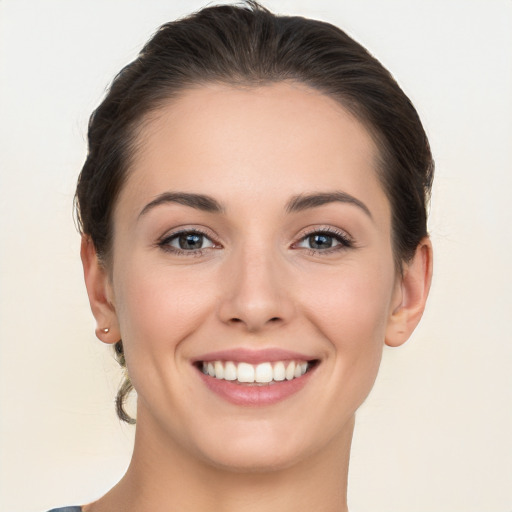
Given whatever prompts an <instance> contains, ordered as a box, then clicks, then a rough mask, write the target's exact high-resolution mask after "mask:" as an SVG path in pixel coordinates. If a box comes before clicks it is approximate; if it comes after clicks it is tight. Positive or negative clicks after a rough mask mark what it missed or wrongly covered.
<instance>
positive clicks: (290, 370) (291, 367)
mask: <svg viewBox="0 0 512 512" xmlns="http://www.w3.org/2000/svg"><path fill="white" fill-rule="evenodd" d="M294 375H295V363H294V362H293V361H290V362H289V363H288V366H287V367H286V372H285V377H286V380H292V379H293V377H294Z"/></svg>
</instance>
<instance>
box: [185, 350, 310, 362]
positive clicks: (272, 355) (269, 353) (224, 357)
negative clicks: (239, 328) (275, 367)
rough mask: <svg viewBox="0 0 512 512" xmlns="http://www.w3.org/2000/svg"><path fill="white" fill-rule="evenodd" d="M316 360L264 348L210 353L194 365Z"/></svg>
mask: <svg viewBox="0 0 512 512" xmlns="http://www.w3.org/2000/svg"><path fill="white" fill-rule="evenodd" d="M314 359H316V358H315V357H311V356H309V355H306V354H301V353H299V352H294V351H291V350H284V349H281V348H264V349H259V350H254V349H247V348H235V349H230V350H218V351H215V352H208V353H207V354H204V355H201V356H199V357H195V358H194V363H197V362H209V361H233V362H235V363H241V362H244V363H250V364H258V363H265V362H275V361H286V360H294V361H311V360H314Z"/></svg>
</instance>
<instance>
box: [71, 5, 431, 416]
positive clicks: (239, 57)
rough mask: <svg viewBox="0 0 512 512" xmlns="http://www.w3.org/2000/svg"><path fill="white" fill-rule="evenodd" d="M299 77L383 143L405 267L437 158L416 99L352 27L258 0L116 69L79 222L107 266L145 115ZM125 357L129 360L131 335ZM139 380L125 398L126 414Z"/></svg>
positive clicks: (396, 244) (169, 35)
mask: <svg viewBox="0 0 512 512" xmlns="http://www.w3.org/2000/svg"><path fill="white" fill-rule="evenodd" d="M284 80H288V81H295V82H300V83H302V84H305V85H308V86H310V87H312V88H314V89H316V90H318V91H320V92H321V93H324V94H326V95H328V96H330V97H332V98H334V99H335V100H337V101H338V102H339V103H340V104H341V105H343V106H344V107H345V109H347V110H348V111H349V112H351V113H352V114H353V115H354V116H355V117H356V118H357V119H359V120H360V121H361V122H362V123H363V124H364V125H365V126H366V128H367V129H368V130H369V131H370V133H371V134H372V136H373V137H374V139H375V141H376V142H377V145H378V148H379V153H380V164H379V168H378V169H377V172H378V175H379V179H380V180H381V183H382V186H383V189H384V191H385V193H386V195H387V197H388V199H389V201H390V204H391V212H392V234H393V250H394V256H395V262H396V264H397V268H398V269H400V268H401V265H402V264H403V262H407V261H408V260H410V258H411V257H412V256H413V255H414V253H415V250H416V248H417V246H418V243H419V242H420V240H421V239H422V238H423V237H424V236H426V235H427V227H426V221H427V204H428V200H429V196H430V189H431V184H432V178H433V169H434V164H433V160H432V156H431V152H430V147H429V143H428V139H427V136H426V134H425V132H424V130H423V127H422V124H421V121H420V119H419V117H418V114H417V112H416V110H415V108H414V107H413V105H412V103H411V102H410V100H409V99H408V98H407V96H406V95H405V94H404V92H403V91H402V90H401V89H400V87H399V86H398V84H397V83H396V82H395V80H394V79H393V77H392V76H391V74H390V73H389V72H388V71H387V70H386V69H385V68H384V67H383V66H382V65H381V64H380V63H379V61H377V60H376V59H375V58H374V57H373V56H371V55H370V54H369V53H368V52H367V51H366V50H365V49H364V48H363V47H362V46H361V45H360V44H358V43H357V42H356V41H354V40H353V39H352V38H350V37H349V36H348V35H347V34H345V32H343V31H342V30H340V29H339V28H337V27H334V26H333V25H330V24H328V23H325V22H321V21H316V20H311V19H306V18H302V17H297V16H292V17H289V16H277V15H274V14H272V13H271V12H270V11H268V10H267V9H265V8H263V7H262V6H260V5H259V4H258V3H256V2H254V1H250V0H249V1H246V2H245V3H243V4H242V5H237V6H235V5H220V6H213V7H207V8H204V9H202V10H200V11H199V12H197V13H195V14H192V15H191V16H188V17H186V18H183V19H180V20H177V21H173V22H170V23H166V24H165V25H162V26H161V27H160V28H159V29H158V31H157V32H156V33H155V35H154V36H153V37H152V38H151V39H150V40H149V41H148V43H147V44H146V45H145V46H144V47H143V49H142V51H141V52H140V54H139V55H138V57H137V58H136V59H135V60H134V61H133V62H131V63H130V64H128V65H127V66H126V67H125V68H123V69H122V70H121V72H120V73H119V74H118V75H117V76H116V77H115V79H114V81H113V82H112V84H111V87H110V89H109V91H108V94H107V95H106V97H105V99H104V100H103V102H102V103H101V104H100V105H99V107H98V108H97V109H96V110H95V111H94V112H93V114H92V115H91V118H90V121H89V129H88V142H89V145H88V154H87V158H86V161H85V163H84V166H83V168H82V171H81V173H80V176H79V179H78V185H77V190H76V196H75V204H76V212H77V219H78V225H79V229H80V231H81V233H82V234H83V235H86V236H88V237H90V239H91V240H92V242H93V244H94V247H95V249H96V252H97V255H98V257H99V259H100V261H102V263H103V264H104V265H105V266H107V267H108V265H109V264H110V253H111V248H112V211H113V208H114V205H115V203H116V199H117V197H118V194H119V192H120V190H121V189H122V186H123V183H124V181H125V180H126V177H127V174H128V173H129V169H130V162H131V159H132V157H133V155H134V153H135V151H136V149H137V137H138V132H139V130H140V128H141V125H142V123H143V121H144V120H145V119H146V118H147V117H148V115H149V114H150V113H151V112H154V111H155V110H158V108H159V107H160V106H162V105H163V104H164V102H167V101H168V100H169V99H170V98H172V97H175V96H176V95H177V94H179V93H180V92H182V91H184V90H185V89H187V88H188V87H192V86H197V85H201V84H206V83H212V82H216V83H227V84H233V85H243V86H259V85H265V84H270V83H273V82H281V81H284ZM116 355H117V358H118V361H119V363H120V364H121V366H123V367H125V361H124V354H123V347H122V342H121V341H119V342H118V343H117V344H116ZM131 389H132V386H131V383H130V380H129V378H128V375H126V377H125V380H124V382H123V384H122V385H121V387H120V389H119V392H118V395H117V398H116V405H117V412H118V415H119V417H120V418H121V419H122V420H124V421H128V422H129V423H133V422H134V420H133V419H131V418H130V416H129V415H128V414H127V413H126V412H125V410H124V400H125V398H126V396H127V395H128V394H129V392H130V391H131Z"/></svg>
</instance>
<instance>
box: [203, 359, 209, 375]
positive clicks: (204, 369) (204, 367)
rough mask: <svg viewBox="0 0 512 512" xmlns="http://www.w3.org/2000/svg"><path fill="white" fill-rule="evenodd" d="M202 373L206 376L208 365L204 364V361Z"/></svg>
mask: <svg viewBox="0 0 512 512" xmlns="http://www.w3.org/2000/svg"><path fill="white" fill-rule="evenodd" d="M203 373H204V374H205V375H208V363H205V362H204V361H203Z"/></svg>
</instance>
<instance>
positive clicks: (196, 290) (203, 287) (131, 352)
mask: <svg viewBox="0 0 512 512" xmlns="http://www.w3.org/2000/svg"><path fill="white" fill-rule="evenodd" d="M119 275H120V279H118V280H117V282H118V283H119V286H118V287H116V288H115V294H116V310H117V314H118V318H119V323H120V329H121V336H122V339H123V345H124V348H125V355H126V360H127V363H128V366H129V369H130V374H131V375H132V374H133V377H134V378H136V373H137V372H138V368H144V367H146V366H147V365H148V364H151V365H152V366H155V365H154V364H153V363H154V362H155V361H156V362H158V361H159V364H158V365H157V366H163V365H162V363H163V361H165V359H166V358H170V357H178V356H179V353H180V352H179V347H178V346H179V344H180V342H181V341H182V340H186V339H187V337H188V336H189V335H191V334H192V333H193V332H194V331H195V330H196V329H197V326H198V325H201V322H202V321H203V319H204V316H205V312H206V311H208V310H209V306H210V304H211V303H212V302H213V301H212V299H211V298H210V297H209V296H208V295H207V293H206V291H207V290H208V289H209V288H210V287H208V286H207V283H205V282H204V279H201V278H199V276H197V277H198V278H197V279H191V278H190V274H188V273H185V272H179V271H178V272H176V270H175V269H174V271H171V269H170V268H165V267H162V266H154V268H152V267H151V265H149V264H144V262H142V264H138V265H137V264H132V265H130V266H129V271H128V270H123V269H121V268H120V269H119ZM114 277H115V276H114ZM177 348H178V351H177V352H176V349H177ZM133 361H137V365H136V366H137V368H135V367H134V365H133V364H131V363H132V362H133ZM164 365H165V363H164Z"/></svg>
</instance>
